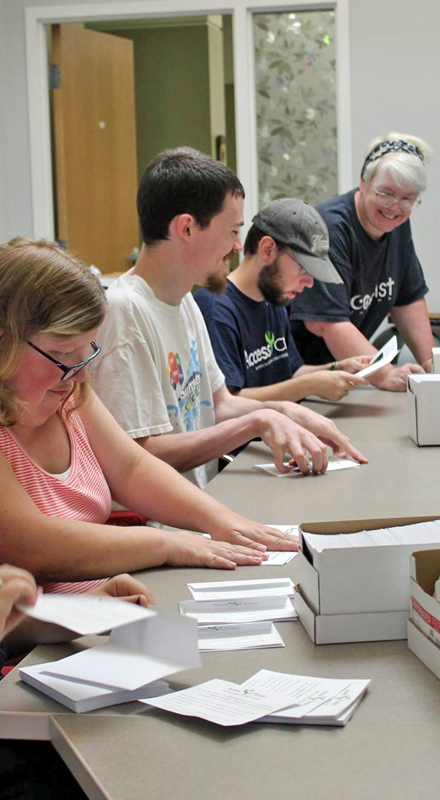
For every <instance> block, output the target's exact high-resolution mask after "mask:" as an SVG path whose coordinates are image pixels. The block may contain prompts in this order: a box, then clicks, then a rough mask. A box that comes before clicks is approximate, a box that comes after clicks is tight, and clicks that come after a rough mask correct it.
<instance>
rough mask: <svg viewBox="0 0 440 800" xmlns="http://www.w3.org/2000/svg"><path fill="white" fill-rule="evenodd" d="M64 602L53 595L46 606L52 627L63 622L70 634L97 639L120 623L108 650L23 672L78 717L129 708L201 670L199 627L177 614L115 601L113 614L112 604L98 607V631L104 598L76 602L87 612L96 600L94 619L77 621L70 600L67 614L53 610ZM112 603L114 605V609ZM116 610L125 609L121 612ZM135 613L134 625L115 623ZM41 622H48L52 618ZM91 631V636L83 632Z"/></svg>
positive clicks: (100, 647)
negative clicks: (154, 686) (181, 675)
mask: <svg viewBox="0 0 440 800" xmlns="http://www.w3.org/2000/svg"><path fill="white" fill-rule="evenodd" d="M59 597H60V596H57V595H54V596H53V597H52V598H51V601H52V602H51V603H49V604H47V603H44V604H43V605H45V606H47V605H50V606H51V612H50V614H51V621H53V622H57V623H58V624H62V623H61V622H60V620H61V619H62V620H64V622H63V624H66V622H67V621H68V622H69V624H68V625H67V626H66V627H69V628H70V630H75V631H76V632H78V633H83V632H87V633H97V632H98V631H97V630H96V627H99V628H101V630H102V628H104V629H106V630H108V628H109V627H110V628H112V627H114V625H113V622H114V621H115V620H116V623H117V624H118V625H119V627H117V628H115V629H114V630H112V632H111V635H110V638H109V641H108V642H107V643H106V644H103V645H98V646H97V647H91V648H89V649H87V650H83V651H81V652H79V653H76V654H75V655H72V656H68V657H67V658H63V659H61V660H60V661H56V662H51V663H47V664H39V665H38V669H36V668H34V667H24V668H21V669H20V677H21V679H22V680H23V681H25V682H27V683H29V684H31V685H32V686H34V687H35V688H38V689H40V691H42V692H45V693H46V694H48V695H49V696H51V697H54V698H55V699H56V700H59V701H60V702H62V703H64V704H65V705H67V706H68V707H69V708H72V709H73V710H75V711H84V710H91V709H92V708H100V707H102V706H104V705H112V704H113V703H121V702H127V701H130V700H133V699H137V698H138V697H139V696H144V697H145V692H146V691H147V692H149V689H146V687H147V686H148V685H150V684H151V683H152V682H154V681H158V680H159V679H161V678H164V677H166V676H168V675H172V674H173V673H176V672H180V671H181V670H184V669H188V668H190V667H199V666H200V663H201V662H200V656H199V651H198V640H197V625H196V623H195V622H194V621H193V620H189V619H182V617H181V616H180V615H179V614H176V613H174V612H170V611H157V610H153V609H152V608H148V609H144V608H141V607H140V606H135V605H133V604H129V603H122V602H121V601H119V602H117V601H116V605H115V606H114V607H113V612H114V614H113V613H111V612H110V610H109V609H107V607H106V606H107V598H104V604H102V603H99V605H98V607H99V608H100V614H101V618H100V620H99V624H98V625H97V623H96V616H95V617H94V612H93V601H95V600H97V599H98V600H101V598H86V597H84V598H79V597H78V598H72V599H75V600H80V601H86V602H85V603H83V602H80V603H79V604H76V606H77V607H78V605H79V606H83V607H87V605H88V604H87V600H92V604H89V607H90V618H89V619H88V620H78V619H77V620H76V621H75V620H74V619H72V614H71V612H70V614H69V613H68V610H69V609H71V608H72V607H73V605H74V604H73V603H70V602H68V603H67V606H66V601H67V598H62V600H61V604H62V605H63V609H62V613H60V615H59V617H58V618H57V615H56V613H55V611H54V608H55V606H56V603H57V600H59ZM42 599H44V600H45V599H46V598H42ZM113 602H114V601H110V603H111V604H112V603H113ZM61 604H60V605H61ZM37 605H38V604H37ZM117 606H124V608H123V609H121V608H119V609H117ZM66 608H67V610H66ZM103 608H104V611H103V610H102V609H103ZM116 609H117V610H116ZM127 609H128V610H127ZM133 610H134V615H135V616H136V617H137V619H136V620H135V621H134V622H129V623H128V624H123V623H122V622H121V618H119V619H116V617H117V612H120V615H121V617H123V616H124V615H125V616H126V615H127V614H128V615H133ZM139 612H140V614H139ZM41 613H44V609H43V612H41V611H39V610H38V608H37V607H34V609H33V615H34V616H37V615H38V614H41ZM103 615H104V617H103ZM98 616H99V615H98ZM39 618H47V614H46V616H45V617H42V616H40V617H39ZM104 618H105V622H104ZM86 627H87V628H88V630H87V631H84V628H86ZM54 678H55V679H56V680H55V681H54V680H53V679H54ZM74 683H75V684H76V687H75V686H74V685H73V684H74ZM159 687H160V691H161V692H162V691H163V690H166V689H167V686H166V685H165V686H163V682H161V683H160V684H159Z"/></svg>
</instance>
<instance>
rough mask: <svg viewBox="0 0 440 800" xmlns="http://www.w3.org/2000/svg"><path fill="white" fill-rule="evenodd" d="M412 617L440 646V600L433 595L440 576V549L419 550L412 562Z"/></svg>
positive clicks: (414, 554)
mask: <svg viewBox="0 0 440 800" xmlns="http://www.w3.org/2000/svg"><path fill="white" fill-rule="evenodd" d="M410 574H411V582H410V619H411V620H412V622H413V623H414V625H416V627H417V628H419V629H420V630H421V631H422V633H423V634H424V635H425V636H427V637H428V639H431V640H432V641H433V642H435V643H436V645H439V646H440V602H439V601H438V600H436V599H435V598H434V597H433V594H434V585H435V582H436V580H437V579H438V577H439V576H440V550H422V551H417V552H415V553H413V554H412V556H411V563H410Z"/></svg>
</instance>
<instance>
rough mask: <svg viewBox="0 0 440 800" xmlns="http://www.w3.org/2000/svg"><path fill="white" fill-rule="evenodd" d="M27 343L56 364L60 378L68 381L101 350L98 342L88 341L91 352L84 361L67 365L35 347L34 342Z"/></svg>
mask: <svg viewBox="0 0 440 800" xmlns="http://www.w3.org/2000/svg"><path fill="white" fill-rule="evenodd" d="M27 344H28V345H29V347H32V348H33V350H36V351H37V353H40V354H41V355H42V356H44V357H45V358H47V359H48V360H49V361H52V364H56V366H57V367H58V369H60V370H61V372H62V373H63V376H62V378H61V380H62V381H68V380H70V379H71V378H73V377H74V376H75V375H76V374H77V373H78V372H79V371H80V370H82V369H83V368H84V367H86V366H87V364H89V363H90V361H93V359H94V358H96V356H98V355H99V353H100V352H101V348H100V346H99V344H96V342H90V346H91V348H92V350H93V352H92V354H91V355H90V356H88V357H87V358H85V359H84V361H79V362H78V364H71V365H70V366H67V365H66V364H62V363H61V361H57V360H56V358H52V356H50V355H49V354H48V353H45V352H44V350H41V349H40V348H39V347H37V345H36V344H32V342H29V341H28V342H27Z"/></svg>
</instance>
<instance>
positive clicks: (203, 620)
mask: <svg viewBox="0 0 440 800" xmlns="http://www.w3.org/2000/svg"><path fill="white" fill-rule="evenodd" d="M179 606H180V612H181V614H184V615H185V616H186V617H191V618H192V619H196V620H197V622H198V623H199V625H224V624H237V623H241V622H262V621H264V620H271V621H274V620H278V621H280V620H287V619H296V618H297V614H296V611H295V609H294V607H293V605H292V602H291V600H290V598H289V597H286V596H282V595H280V596H275V597H265V596H263V597H243V599H240V598H237V599H236V600H229V599H228V598H225V599H224V600H183V601H182V602H181V603H179Z"/></svg>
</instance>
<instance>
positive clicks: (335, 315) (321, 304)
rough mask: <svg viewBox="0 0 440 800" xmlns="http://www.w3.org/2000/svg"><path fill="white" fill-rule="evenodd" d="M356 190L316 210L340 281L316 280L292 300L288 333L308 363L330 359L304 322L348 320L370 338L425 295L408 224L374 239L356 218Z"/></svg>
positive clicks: (323, 344)
mask: <svg viewBox="0 0 440 800" xmlns="http://www.w3.org/2000/svg"><path fill="white" fill-rule="evenodd" d="M356 191H357V189H353V190H352V191H351V192H348V193H347V194H342V195H340V196H339V197H334V198H333V199H332V200H327V201H326V202H325V203H320V205H318V206H316V208H317V210H318V211H319V213H320V214H321V216H322V217H323V218H324V220H325V222H326V224H327V227H328V231H329V237H330V252H329V256H330V260H331V261H332V262H333V264H334V265H335V267H336V269H337V270H338V272H339V274H340V276H341V278H342V279H343V281H344V283H341V284H334V283H322V281H317V280H315V282H314V285H313V287H312V288H311V289H307V291H306V292H303V293H302V294H299V295H297V296H296V297H295V299H294V300H293V301H292V304H291V308H290V320H291V331H292V335H293V337H294V339H295V342H296V344H297V347H298V350H299V351H300V353H301V356H302V357H303V358H304V360H305V362H306V363H307V364H325V363H327V362H328V361H332V359H333V356H332V354H331V353H330V352H329V350H328V349H327V347H326V345H325V342H324V339H322V338H321V337H319V336H314V335H313V334H312V333H310V332H309V331H308V330H307V329H306V327H305V325H304V321H305V320H319V321H325V322H346V321H349V322H352V323H353V325H355V326H356V328H358V329H359V330H360V331H361V333H363V334H364V336H365V337H366V338H367V339H369V338H370V336H372V335H373V333H374V332H375V330H376V329H377V328H378V326H379V325H380V323H381V322H382V321H383V320H384V319H385V317H386V315H387V314H388V312H389V311H390V309H391V308H393V307H394V306H405V305H408V304H409V303H414V302H415V301H416V300H419V299H420V298H421V297H423V296H424V295H425V294H426V292H427V291H428V287H427V285H426V283H425V278H424V276H423V272H422V268H421V266H420V262H419V260H418V258H417V256H416V253H415V250H414V245H413V241H412V236H411V226H410V223H409V220H408V221H407V222H404V223H403V225H399V227H398V228H396V229H395V230H394V231H391V233H387V234H385V235H384V236H383V237H382V238H381V239H380V240H379V241H376V240H374V239H372V238H371V237H370V236H369V235H368V234H367V232H366V231H365V230H364V228H363V227H362V225H361V223H360V222H359V220H358V217H357V214H356V209H355V203H354V196H355V194H356Z"/></svg>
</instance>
